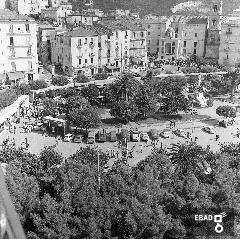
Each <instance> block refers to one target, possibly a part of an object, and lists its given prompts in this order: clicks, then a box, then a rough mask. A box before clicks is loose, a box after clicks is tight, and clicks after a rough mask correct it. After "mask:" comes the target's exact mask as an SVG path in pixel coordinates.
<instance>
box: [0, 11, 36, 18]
mask: <svg viewBox="0 0 240 239" xmlns="http://www.w3.org/2000/svg"><path fill="white" fill-rule="evenodd" d="M5 20H7V21H9V20H30V21H34V19H32V18H30V17H28V16H25V15H21V14H18V13H17V12H13V11H10V10H8V9H0V21H5Z"/></svg>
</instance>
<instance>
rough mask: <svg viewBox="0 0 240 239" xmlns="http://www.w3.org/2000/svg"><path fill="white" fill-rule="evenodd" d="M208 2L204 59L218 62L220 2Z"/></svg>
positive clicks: (218, 0)
mask: <svg viewBox="0 0 240 239" xmlns="http://www.w3.org/2000/svg"><path fill="white" fill-rule="evenodd" d="M209 2H210V3H209V4H210V5H209V13H208V31H207V39H206V54H205V58H208V59H212V60H214V61H218V58H219V47H220V34H221V20H222V0H210V1H209Z"/></svg>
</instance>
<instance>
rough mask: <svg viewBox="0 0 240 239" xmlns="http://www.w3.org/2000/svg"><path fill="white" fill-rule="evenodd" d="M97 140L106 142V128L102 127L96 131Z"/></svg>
mask: <svg viewBox="0 0 240 239" xmlns="http://www.w3.org/2000/svg"><path fill="white" fill-rule="evenodd" d="M97 141H98V142H102V143H103V142H106V141H107V134H106V130H105V129H102V130H99V131H98V133H97Z"/></svg>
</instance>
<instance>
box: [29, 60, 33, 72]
mask: <svg viewBox="0 0 240 239" xmlns="http://www.w3.org/2000/svg"><path fill="white" fill-rule="evenodd" d="M28 70H30V71H31V70H32V62H31V61H29V62H28Z"/></svg>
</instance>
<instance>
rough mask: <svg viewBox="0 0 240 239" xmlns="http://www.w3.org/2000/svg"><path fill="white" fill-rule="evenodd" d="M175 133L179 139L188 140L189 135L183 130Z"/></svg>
mask: <svg viewBox="0 0 240 239" xmlns="http://www.w3.org/2000/svg"><path fill="white" fill-rule="evenodd" d="M174 133H175V134H176V135H177V136H179V137H183V138H187V133H186V132H185V131H184V130H182V129H177V130H175V131H174Z"/></svg>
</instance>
